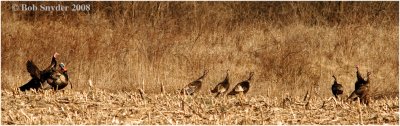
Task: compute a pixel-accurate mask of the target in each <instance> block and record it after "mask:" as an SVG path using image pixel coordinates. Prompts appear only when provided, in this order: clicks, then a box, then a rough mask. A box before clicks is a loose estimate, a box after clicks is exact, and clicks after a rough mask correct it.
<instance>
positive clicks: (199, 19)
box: [1, 2, 399, 124]
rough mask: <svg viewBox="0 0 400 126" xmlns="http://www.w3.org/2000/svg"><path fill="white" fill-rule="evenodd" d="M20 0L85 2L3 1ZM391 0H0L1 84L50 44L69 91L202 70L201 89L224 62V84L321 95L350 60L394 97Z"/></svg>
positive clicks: (173, 79) (179, 79)
mask: <svg viewBox="0 0 400 126" xmlns="http://www.w3.org/2000/svg"><path fill="white" fill-rule="evenodd" d="M22 3H27V4H36V5H39V4H47V5H56V4H63V5H70V4H72V3H76V4H89V5H91V10H90V11H89V12H71V11H68V12H45V11H35V12H21V11H11V5H12V4H22ZM398 7H399V4H398V2H2V13H1V16H2V24H1V25H2V26H1V27H2V32H1V38H2V40H1V58H2V60H1V88H2V91H3V90H11V89H14V88H17V87H19V86H20V85H22V84H24V83H26V82H28V81H29V79H30V76H29V73H28V72H26V68H25V63H26V61H27V60H29V59H33V60H34V61H35V63H36V64H37V65H38V67H40V68H44V66H46V64H47V63H48V61H49V60H50V59H48V58H49V56H51V54H52V53H54V52H59V53H60V54H61V55H60V56H59V57H60V59H59V61H60V62H64V63H65V64H66V66H68V68H69V81H70V82H72V83H73V84H74V89H73V91H77V92H81V91H84V90H88V89H89V83H88V80H91V82H93V83H92V84H93V85H94V87H96V88H100V89H104V90H107V91H110V92H113V91H115V92H122V91H128V92H129V91H136V90H137V89H138V88H143V91H144V92H145V93H147V94H159V93H160V86H161V85H162V87H164V88H165V92H166V93H174V92H177V91H178V90H179V89H180V88H182V87H184V86H185V85H186V84H188V83H189V82H191V81H193V80H194V79H196V77H197V76H198V74H199V73H201V72H202V71H203V70H204V69H209V74H208V75H207V77H206V78H205V79H204V80H203V86H202V89H201V90H200V94H203V95H207V94H209V93H210V89H211V88H212V87H213V86H215V84H216V83H218V82H219V81H220V79H221V78H222V77H223V75H224V73H225V70H226V69H230V70H231V71H230V78H229V79H230V82H231V83H232V84H236V83H238V82H240V81H242V79H243V78H246V77H248V73H249V72H252V71H253V72H254V73H255V74H254V80H253V81H252V84H251V86H252V87H251V89H250V91H249V93H248V96H257V97H260V95H261V96H264V97H268V98H273V97H282V96H283V95H282V94H285V93H288V95H290V96H303V95H304V94H306V91H309V92H310V94H311V96H312V97H315V98H319V99H323V98H327V97H330V96H332V93H331V84H332V78H331V76H332V75H333V74H334V75H336V77H338V78H340V83H341V84H342V85H343V89H344V93H343V94H344V95H349V94H350V93H351V92H352V91H353V90H354V82H355V81H356V77H355V76H354V74H355V72H356V71H355V69H354V68H353V66H354V65H356V64H358V65H359V66H360V68H361V69H360V71H361V72H362V73H365V72H366V71H370V72H371V73H372V74H371V78H372V81H371V82H370V85H369V86H370V87H369V88H370V92H371V94H370V95H371V96H374V98H375V99H377V100H378V99H379V98H384V97H398V94H399V90H398V86H399V78H398V76H399V73H398V68H399V62H398V61H399V60H398V57H399V53H398V50H399V39H398V36H399V24H398V22H399V15H398V14H399V11H398V10H399V8H398ZM75 87H76V88H75ZM378 87H379V88H378ZM67 90H68V89H67ZM2 95H3V94H2ZM152 97H153V96H152ZM154 97H156V96H154ZM174 97H175V96H174ZM176 97H177V96H176ZM2 100H4V99H3V98H2ZM103 100H104V99H103ZM373 104H374V103H373ZM2 112H4V111H3V110H2ZM2 122H3V121H2ZM54 123H56V122H53V123H51V124H54ZM79 124H81V123H79ZM89 124H96V123H93V122H91V123H89ZM147 124H154V123H147ZM201 124H204V123H201ZM228 124H236V123H228ZM258 124H259V123H258ZM346 124H348V123H346Z"/></svg>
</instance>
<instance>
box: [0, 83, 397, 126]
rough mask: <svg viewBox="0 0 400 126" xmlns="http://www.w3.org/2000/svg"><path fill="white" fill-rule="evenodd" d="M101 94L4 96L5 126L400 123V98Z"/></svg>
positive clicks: (71, 93)
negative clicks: (305, 99)
mask: <svg viewBox="0 0 400 126" xmlns="http://www.w3.org/2000/svg"><path fill="white" fill-rule="evenodd" d="M144 97H145V100H143V99H142V98H141V96H140V94H139V93H132V92H118V93H110V92H105V91H101V90H92V91H86V92H75V91H70V90H66V91H64V92H52V91H44V92H38V93H36V92H31V91H29V92H25V93H23V92H19V91H15V92H11V91H3V92H2V98H1V100H2V107H1V109H2V116H1V117H2V121H1V122H2V124H62V125H72V124H74V125H77V124H131V125H132V124H153V125H155V124H160V125H161V124H163V125H166V124H168V125H174V124H209V125H223V124H235V125H236V124H263V125H264V124H271V125H273V124H348V125H351V124H391V125H398V124H399V103H398V101H399V99H398V98H393V99H390V98H389V99H381V100H376V101H373V102H372V103H371V104H370V106H364V105H359V104H358V103H356V102H354V103H338V104H337V105H335V102H334V101H333V100H331V101H327V100H326V101H325V103H324V100H321V99H318V100H317V99H313V98H311V99H310V100H309V104H308V105H307V103H306V102H303V100H302V98H288V99H290V100H287V102H284V101H285V100H283V99H277V98H267V97H262V96H247V98H246V99H245V100H242V101H239V100H238V99H237V98H236V97H226V98H225V99H224V98H214V96H211V95H199V96H194V97H191V96H187V97H184V96H182V95H176V94H165V95H163V94H158V95H148V96H144Z"/></svg>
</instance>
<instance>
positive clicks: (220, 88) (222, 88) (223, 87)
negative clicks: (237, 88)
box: [211, 70, 230, 97]
mask: <svg viewBox="0 0 400 126" xmlns="http://www.w3.org/2000/svg"><path fill="white" fill-rule="evenodd" d="M229 85H230V84H229V70H227V71H226V77H225V79H224V81H222V82H220V83H218V84H217V86H215V87H214V89H213V90H211V93H217V95H216V96H215V97H218V96H219V95H220V94H223V93H225V92H227V91H228V89H229Z"/></svg>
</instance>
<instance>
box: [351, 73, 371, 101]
mask: <svg viewBox="0 0 400 126" xmlns="http://www.w3.org/2000/svg"><path fill="white" fill-rule="evenodd" d="M370 74H371V73H370V72H367V79H366V80H365V81H364V83H360V85H359V87H358V88H356V89H355V90H354V91H353V92H352V93H351V94H350V96H349V98H348V99H351V100H353V101H355V100H357V98H359V99H360V102H361V103H363V104H367V105H368V104H369V92H370V91H369V81H370V79H369V76H370ZM357 76H358V75H357ZM363 80H364V79H363ZM356 84H357V83H356Z"/></svg>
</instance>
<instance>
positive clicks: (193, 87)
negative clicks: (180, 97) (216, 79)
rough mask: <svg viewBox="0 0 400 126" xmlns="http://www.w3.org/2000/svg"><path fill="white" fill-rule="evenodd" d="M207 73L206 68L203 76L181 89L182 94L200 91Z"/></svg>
mask: <svg viewBox="0 0 400 126" xmlns="http://www.w3.org/2000/svg"><path fill="white" fill-rule="evenodd" d="M207 73H208V70H204V72H203V75H202V76H201V77H199V78H198V79H196V80H195V81H193V82H191V83H189V84H188V85H186V86H185V87H183V89H182V90H181V94H186V95H193V94H194V93H197V92H199V90H200V89H201V86H202V83H203V82H202V81H203V79H204V77H205V76H206V75H207Z"/></svg>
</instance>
